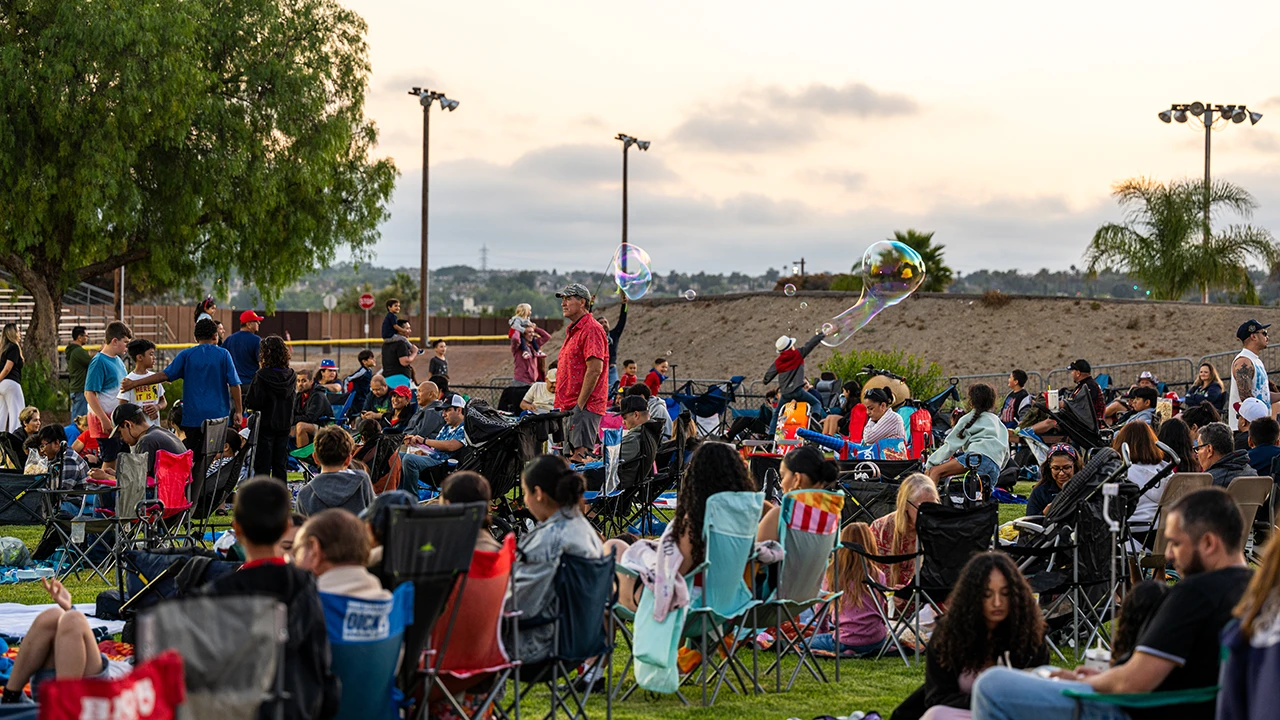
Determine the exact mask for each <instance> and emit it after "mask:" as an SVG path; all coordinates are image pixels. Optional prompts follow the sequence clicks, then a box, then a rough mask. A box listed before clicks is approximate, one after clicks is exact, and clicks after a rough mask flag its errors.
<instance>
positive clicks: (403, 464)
mask: <svg viewBox="0 0 1280 720" xmlns="http://www.w3.org/2000/svg"><path fill="white" fill-rule="evenodd" d="M446 460H448V458H447V457H445V456H444V455H442V454H440V453H432V454H430V455H412V454H409V453H404V454H402V455H401V456H400V484H401V487H410V488H413V490H412V491H411V492H413V491H416V490H417V489H418V486H419V484H421V482H422V473H424V472H426V471H427V470H430V469H431V468H433V467H435V466H437V465H443V464H444V462H445V461H446Z"/></svg>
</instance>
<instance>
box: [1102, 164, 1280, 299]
mask: <svg viewBox="0 0 1280 720" xmlns="http://www.w3.org/2000/svg"><path fill="white" fill-rule="evenodd" d="M1111 194H1112V195H1114V196H1115V197H1116V200H1117V201H1118V202H1119V203H1120V207H1121V208H1123V209H1124V211H1125V219H1124V222H1123V223H1107V224H1105V225H1103V226H1102V227H1100V228H1098V230H1097V231H1096V232H1095V233H1094V234H1093V240H1092V241H1090V243H1089V249H1088V250H1086V251H1085V260H1086V261H1087V262H1088V270H1089V273H1090V274H1096V273H1097V272H1098V271H1099V270H1112V271H1116V272H1123V273H1127V274H1128V275H1130V276H1131V277H1133V278H1135V279H1137V280H1138V281H1139V282H1141V283H1142V284H1144V285H1146V286H1148V287H1149V288H1150V289H1151V297H1152V298H1154V299H1157V300H1177V299H1179V298H1181V297H1183V296H1184V295H1186V294H1187V293H1190V292H1195V291H1197V290H1198V291H1200V295H1201V299H1202V300H1203V302H1206V303H1207V302H1209V290H1210V289H1211V288H1221V289H1224V290H1227V291H1230V292H1233V293H1236V294H1237V295H1238V296H1239V297H1243V298H1250V297H1254V298H1256V297H1257V289H1256V288H1255V287H1254V284H1253V279H1252V278H1250V277H1249V271H1248V264H1249V262H1250V261H1255V260H1261V261H1262V262H1264V263H1266V264H1267V266H1268V267H1274V266H1275V265H1277V263H1280V247H1277V245H1276V242H1275V240H1274V239H1273V238H1272V237H1271V233H1270V232H1269V231H1267V230H1266V229H1264V228H1257V227H1253V226H1252V225H1228V226H1227V227H1226V228H1224V229H1223V230H1221V231H1219V232H1217V233H1214V232H1212V231H1211V228H1210V232H1209V233H1206V231H1205V230H1206V228H1205V221H1204V208H1205V203H1206V202H1207V203H1208V206H1209V210H1210V213H1211V215H1212V214H1215V213H1221V212H1222V211H1224V210H1225V211H1230V212H1232V213H1234V214H1236V215H1239V216H1241V217H1243V218H1245V219H1248V218H1249V217H1250V216H1251V215H1253V211H1254V209H1255V208H1256V207H1257V206H1258V203H1257V202H1256V201H1255V200H1254V199H1253V196H1252V195H1250V194H1249V192H1248V191H1246V190H1244V189H1243V188H1240V187H1237V186H1235V185H1232V184H1231V183H1228V182H1222V181H1218V182H1214V183H1212V184H1211V185H1210V186H1209V188H1208V192H1207V193H1206V192H1205V185H1204V183H1203V182H1200V181H1195V180H1176V181H1173V182H1171V183H1169V184H1167V185H1165V184H1162V183H1159V182H1156V181H1154V180H1150V179H1147V178H1136V179H1130V180H1125V181H1124V182H1121V183H1117V184H1116V186H1115V187H1114V188H1113V189H1112V193H1111ZM1206 234H1207V235H1208V237H1207V238H1206Z"/></svg>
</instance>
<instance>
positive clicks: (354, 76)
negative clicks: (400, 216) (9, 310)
mask: <svg viewBox="0 0 1280 720" xmlns="http://www.w3.org/2000/svg"><path fill="white" fill-rule="evenodd" d="M364 36H365V24H364V21H363V20H362V19H361V18H360V17H359V16H358V15H356V14H355V13H353V12H351V11H349V10H347V9H346V8H344V7H343V6H342V5H341V4H340V3H339V2H338V1H337V0H145V1H143V2H139V1H138V0H93V2H84V1H83V0H0V177H3V178H4V182H3V183H0V266H2V267H4V268H5V269H7V270H9V271H10V272H12V273H13V274H14V275H15V276H16V277H17V278H18V281H19V282H20V283H21V284H22V286H23V287H24V288H25V289H26V290H27V292H29V293H31V295H32V296H33V297H34V299H35V311H34V316H33V317H32V320H31V324H30V326H29V328H28V331H27V338H26V340H27V345H28V348H29V349H30V350H31V351H33V352H35V353H37V355H38V356H40V357H44V358H47V359H50V360H52V359H53V354H54V352H55V350H54V348H55V346H56V341H57V319H58V317H59V315H60V310H61V298H62V294H63V292H64V291H65V290H66V289H67V288H69V287H71V286H73V285H74V284H76V283H77V282H79V281H81V280H84V279H87V278H90V277H94V276H98V275H101V274H103V273H106V272H109V271H111V270H113V269H114V268H116V267H118V266H121V265H124V266H127V267H128V269H129V271H130V272H133V273H135V274H141V276H143V277H145V278H146V279H147V281H148V283H149V284H150V285H151V286H152V287H178V288H181V287H191V286H192V285H193V284H194V278H196V276H197V273H198V272H199V271H209V270H212V271H213V272H215V273H217V274H219V275H220V276H224V277H225V276H227V275H229V274H230V273H231V271H233V270H234V271H236V272H237V273H238V274H239V275H240V276H241V277H243V278H244V279H245V280H246V281H248V282H249V283H252V284H253V285H255V286H256V288H257V290H258V292H259V294H260V295H261V296H262V297H263V298H264V300H265V301H266V302H267V303H268V305H270V304H271V303H272V301H273V300H274V299H275V297H276V295H277V294H278V293H279V292H280V290H281V289H282V288H284V287H285V286H287V285H288V284H289V283H291V282H293V281H295V280H296V279H298V278H299V277H301V276H302V275H303V274H305V273H306V272H307V271H309V270H311V269H313V268H314V267H315V266H316V265H317V264H323V263H325V262H326V261H327V260H328V259H330V258H332V257H333V253H334V251H335V249H337V248H338V247H340V246H347V247H351V248H353V249H355V251H356V252H357V253H358V252H360V251H362V250H364V249H367V248H368V247H369V246H370V245H371V244H372V243H373V242H374V240H376V238H377V227H378V224H379V223H380V222H381V221H382V219H383V218H384V217H385V215H386V203H387V200H388V198H389V197H390V194H391V190H392V187H393V185H394V182H395V176H396V170H395V167H394V165H393V164H392V163H391V162H390V161H389V160H385V159H384V160H375V159H372V158H371V157H370V150H371V148H372V147H373V145H374V143H375V141H376V139H377V131H376V129H375V128H374V126H373V124H372V123H371V122H370V121H368V120H367V119H366V118H365V117H364V94H365V88H366V85H367V80H368V75H369V61H368V57H367V55H368V51H367V47H366V45H365V40H364Z"/></svg>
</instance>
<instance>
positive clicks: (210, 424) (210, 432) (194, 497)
mask: <svg viewBox="0 0 1280 720" xmlns="http://www.w3.org/2000/svg"><path fill="white" fill-rule="evenodd" d="M227 420H228V418H217V419H214V420H205V421H204V422H203V423H200V429H201V432H202V433H203V435H204V446H203V447H202V448H201V455H200V463H199V467H192V468H191V485H192V487H191V495H190V499H191V502H192V503H193V504H194V503H196V502H198V501H199V500H200V498H201V497H203V496H204V491H205V485H206V482H205V476H206V475H207V474H208V472H209V466H210V465H211V464H213V456H214V455H217V454H218V453H221V452H222V446H223V445H226V444H227ZM233 432H234V431H233Z"/></svg>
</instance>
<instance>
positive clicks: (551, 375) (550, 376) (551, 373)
mask: <svg viewBox="0 0 1280 720" xmlns="http://www.w3.org/2000/svg"><path fill="white" fill-rule="evenodd" d="M555 381H556V369H555V368H551V369H550V370H548V371H547V382H555Z"/></svg>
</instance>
